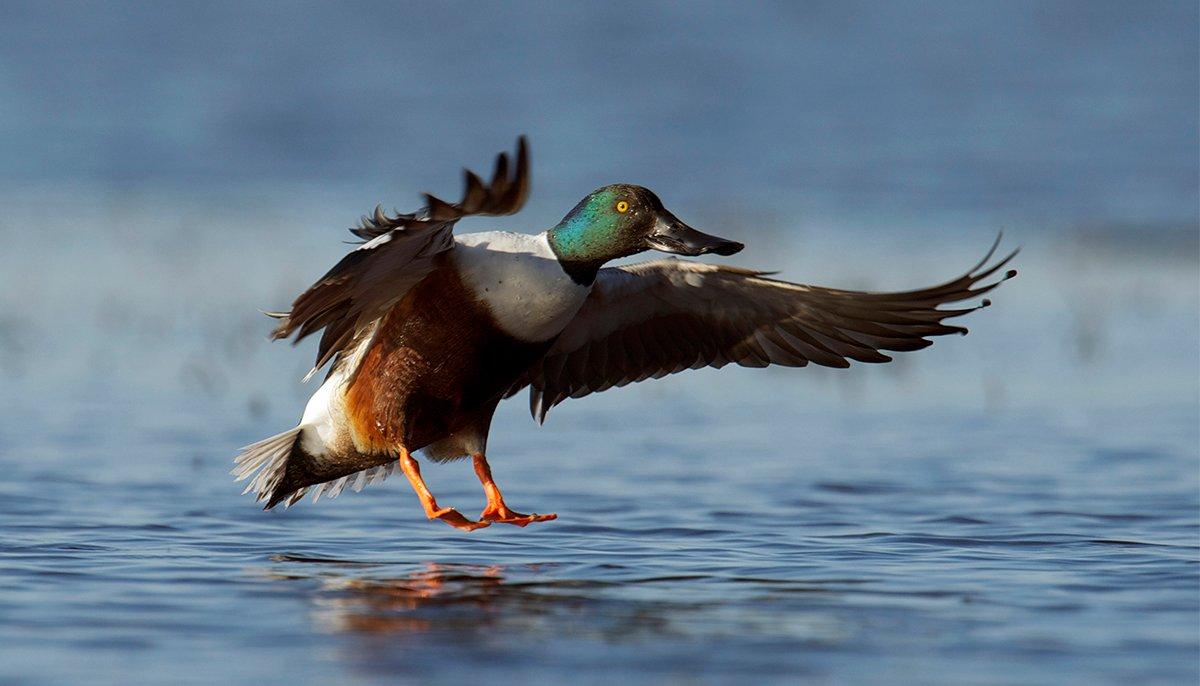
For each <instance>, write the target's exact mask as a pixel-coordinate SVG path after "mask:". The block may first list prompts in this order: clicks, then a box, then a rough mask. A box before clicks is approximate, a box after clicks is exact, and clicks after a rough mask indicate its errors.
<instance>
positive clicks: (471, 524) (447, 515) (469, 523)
mask: <svg viewBox="0 0 1200 686" xmlns="http://www.w3.org/2000/svg"><path fill="white" fill-rule="evenodd" d="M429 518H430V519H440V520H442V521H443V522H445V523H447V524H449V525H450V526H452V527H454V528H455V529H460V530H462V531H474V530H476V529H482V528H483V527H485V526H491V525H492V523H491V522H490V521H487V520H481V521H475V520H473V519H467V518H466V517H465V516H463V513H461V512H459V511H458V510H456V509H454V508H453V507H443V508H439V509H437V510H434V511H432V512H430V513H429Z"/></svg>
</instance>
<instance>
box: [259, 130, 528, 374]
mask: <svg viewBox="0 0 1200 686" xmlns="http://www.w3.org/2000/svg"><path fill="white" fill-rule="evenodd" d="M463 174H464V178H465V186H466V187H465V190H464V191H463V197H462V199H461V200H459V201H458V202H457V203H455V204H450V203H447V202H445V201H443V200H440V199H438V198H435V197H434V196H432V195H429V194H425V202H426V206H425V207H424V208H423V209H421V210H420V211H418V212H414V213H411V214H400V213H397V214H396V215H394V216H388V215H387V214H385V213H384V212H383V210H382V209H381V208H379V207H376V208H375V212H374V214H373V215H370V216H364V217H363V218H362V221H361V223H360V224H359V226H357V227H355V228H353V229H350V231H351V232H352V233H353V234H354V235H356V236H358V237H359V238H362V239H363V243H362V245H360V246H359V247H358V248H357V249H355V250H354V251H353V252H351V253H350V254H348V255H346V256H345V257H343V258H342V260H341V261H340V262H338V263H337V264H336V265H334V267H333V269H330V270H329V272H328V273H326V274H325V276H322V277H321V278H320V279H318V280H317V282H316V283H314V284H313V285H312V286H311V287H309V289H308V290H306V291H304V292H303V293H301V294H300V296H299V297H297V298H296V300H295V302H293V303H292V308H291V310H290V311H288V312H273V313H268V314H270V315H271V316H273V317H276V318H278V319H280V320H281V321H280V322H279V326H278V327H276V329H275V330H274V332H272V334H271V336H272V338H273V339H276V340H278V339H280V338H287V337H288V336H291V335H293V334H295V336H296V338H295V341H294V342H299V341H300V340H301V339H303V338H304V337H306V336H308V335H310V334H312V333H315V332H316V331H319V330H321V329H324V330H325V333H324V334H322V335H321V344H320V346H319V348H318V350H317V361H316V364H315V365H314V366H313V371H312V372H309V376H311V375H312V374H313V373H314V372H316V370H317V369H320V368H321V367H322V366H324V365H325V363H326V362H329V361H330V360H331V359H333V358H334V357H336V356H337V355H338V353H340V352H342V351H343V350H345V349H346V347H347V346H348V345H349V344H350V343H351V341H353V340H354V339H355V337H356V336H357V335H359V334H360V333H361V332H362V331H364V330H365V329H366V328H367V327H369V326H370V325H371V323H372V322H374V321H375V320H376V319H378V318H379V317H381V316H382V315H383V314H384V313H386V312H387V311H388V309H390V308H391V307H392V306H393V305H395V304H396V302H398V301H399V300H400V298H402V297H403V296H404V294H405V293H407V292H408V290H409V289H410V288H412V287H413V286H415V285H416V284H417V283H418V282H420V281H421V279H423V278H425V276H426V275H427V274H429V272H430V271H432V270H433V268H434V258H435V257H437V256H438V255H439V254H441V253H444V252H445V251H447V250H450V249H451V248H452V247H454V238H453V235H452V231H453V228H454V224H455V222H457V221H458V220H459V219H462V218H463V217H466V216H469V215H493V216H494V215H504V214H513V213H515V212H517V211H518V210H520V209H521V206H522V205H524V204H525V198H526V197H527V196H528V195H529V151H528V145H527V143H526V141H525V137H524V136H521V137H520V138H519V139H518V141H517V156H516V167H515V169H514V170H513V171H512V173H511V176H510V171H509V161H508V155H507V154H505V153H500V155H499V156H498V157H497V158H496V167H495V170H494V172H493V173H492V180H491V181H490V182H489V183H487V184H485V183H484V182H483V181H482V180H481V179H480V178H479V177H478V176H477V175H475V173H473V172H471V171H470V170H464V171H463ZM305 378H306V379H307V377H305Z"/></svg>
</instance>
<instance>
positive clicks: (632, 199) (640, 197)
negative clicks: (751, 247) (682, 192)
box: [548, 183, 744, 283]
mask: <svg viewBox="0 0 1200 686" xmlns="http://www.w3.org/2000/svg"><path fill="white" fill-rule="evenodd" d="M548 234H549V239H550V245H551V247H552V248H553V249H554V253H555V254H556V255H557V256H558V259H559V262H561V263H562V264H563V267H564V269H566V270H567V273H568V274H570V275H571V277H572V278H574V279H575V280H576V281H580V282H582V283H591V281H592V280H593V279H594V278H595V276H596V271H597V270H598V269H599V268H600V267H601V265H603V264H604V263H605V262H608V261H609V260H615V259H617V258H619V257H626V256H629V255H635V254H637V253H640V252H644V251H646V250H660V251H662V252H668V253H673V254H676V255H692V256H694V255H704V254H707V253H716V254H718V255H732V254H734V253H736V252H738V251H739V250H741V249H742V248H743V247H744V246H743V245H742V244H741V243H737V242H735V241H731V240H727V239H724V238H719V237H717V236H710V235H709V234H706V233H701V232H700V231H697V230H696V229H693V228H692V227H690V226H688V225H687V224H684V223H683V221H681V220H680V219H679V217H676V216H675V215H673V214H671V213H670V212H669V211H668V210H667V208H665V207H663V204H662V201H661V200H659V199H658V196H657V195H655V194H654V193H653V192H651V191H650V190H649V189H647V188H643V187H642V186H634V185H630V184H624V183H619V184H613V185H611V186H604V187H603V188H598V189H596V190H595V191H592V192H591V193H590V194H588V196H587V197H586V198H584V199H583V200H581V201H579V204H578V205H576V206H575V209H573V210H571V211H570V212H569V213H567V216H565V217H563V220H562V221H561V222H559V223H558V225H557V226H555V227H554V228H552V229H550V231H549V232H548Z"/></svg>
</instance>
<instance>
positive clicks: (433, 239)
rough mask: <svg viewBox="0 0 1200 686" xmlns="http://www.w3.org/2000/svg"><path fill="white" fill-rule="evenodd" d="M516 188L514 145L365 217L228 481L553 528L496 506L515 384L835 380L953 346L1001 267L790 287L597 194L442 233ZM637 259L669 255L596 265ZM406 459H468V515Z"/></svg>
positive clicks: (292, 329) (717, 246) (702, 238)
mask: <svg viewBox="0 0 1200 686" xmlns="http://www.w3.org/2000/svg"><path fill="white" fill-rule="evenodd" d="M529 189H530V169H529V150H528V142H527V140H526V138H525V137H524V136H522V137H520V138H519V139H518V141H517V146H516V151H515V155H514V157H513V158H512V159H510V157H509V155H508V153H507V152H505V153H500V154H499V155H498V156H497V157H496V160H495V165H494V169H493V172H492V175H491V177H490V180H488V181H484V180H483V179H482V178H481V177H480V176H478V175H477V174H475V173H474V172H471V171H470V170H464V191H463V194H462V197H461V199H459V200H458V202H455V203H450V202H446V201H444V200H441V199H439V198H437V197H435V196H433V195H430V194H424V200H425V205H424V207H423V208H421V209H420V210H417V211H415V212H411V213H400V212H393V213H391V214H389V213H386V212H384V211H383V210H382V209H381V208H380V207H379V206H376V208H375V211H374V212H373V213H372V214H369V215H366V216H364V217H363V218H362V219H361V221H360V222H359V224H358V225H357V226H356V227H354V228H352V229H351V232H352V233H353V234H354V235H355V236H356V237H357V238H358V239H359V241H360V242H359V243H358V244H357V245H356V247H355V248H354V249H353V250H351V251H350V252H349V253H348V254H346V255H345V256H344V257H343V258H342V259H341V260H340V261H339V262H338V263H337V264H335V265H334V266H333V268H332V269H330V270H329V271H328V272H327V273H326V274H325V275H324V276H322V277H321V278H319V279H317V281H316V282H315V283H313V285H312V286H311V287H309V288H308V289H307V290H305V291H304V292H303V293H301V294H300V295H299V296H298V297H297V298H296V299H295V301H294V302H293V303H292V304H291V307H290V308H289V309H287V310H284V311H275V312H265V314H268V315H269V316H271V317H274V318H275V319H277V320H278V322H277V325H276V327H275V328H274V330H273V331H272V333H271V337H272V338H273V339H276V340H280V339H287V338H292V339H293V342H299V341H300V340H303V339H305V338H307V337H308V336H311V335H314V334H316V333H318V332H320V334H321V335H320V339H319V343H318V346H317V356H316V362H315V364H314V365H313V367H312V369H311V371H310V372H309V373H308V375H307V376H306V377H305V380H307V379H308V378H310V377H311V376H313V375H314V374H316V373H317V372H318V371H319V370H320V369H322V368H327V373H326V376H325V378H324V381H323V383H322V384H321V385H320V386H319V387H318V388H317V390H316V391H315V392H314V393H313V395H312V396H311V398H310V399H309V401H308V403H307V404H306V406H305V408H304V411H303V413H302V415H301V418H300V421H299V423H298V424H297V425H296V426H295V427H293V428H291V429H288V430H287V431H284V432H282V433H279V434H276V435H274V436H271V437H269V438H266V439H263V440H261V441H258V442H256V443H253V444H251V445H249V446H246V447H245V448H243V449H242V450H241V452H240V453H239V454H238V455H237V457H236V458H235V465H234V469H233V471H232V474H233V475H234V476H235V477H236V478H237V480H239V481H240V480H249V483H248V484H247V486H246V488H245V491H244V493H253V494H254V495H255V496H256V498H257V500H258V501H259V502H263V503H265V509H267V510H270V509H271V508H274V507H275V506H276V505H278V504H280V503H283V504H284V505H285V507H290V506H291V505H293V504H295V503H296V502H298V501H300V499H301V498H303V497H304V496H305V495H307V494H308V493H310V492H312V493H313V498H312V499H313V501H314V502H315V501H317V500H318V499H319V498H320V497H321V496H322V495H325V496H326V497H336V496H337V495H338V494H339V493H341V492H342V491H343V490H344V489H345V488H346V487H347V486H349V487H351V488H353V489H354V490H356V491H357V490H361V489H362V488H363V487H365V486H366V485H368V484H371V483H375V482H378V481H380V480H382V479H384V478H386V477H387V476H388V475H390V474H394V473H395V472H397V471H399V472H402V473H403V474H404V476H405V477H406V478H407V480H408V482H409V484H410V485H411V486H412V489H413V491H414V492H415V493H416V495H417V498H418V500H419V501H420V503H421V506H422V508H423V509H424V513H425V515H426V517H428V518H429V519H430V520H439V521H442V522H444V523H446V524H449V525H450V526H453V527H455V528H457V529H460V530H463V531H472V530H475V529H479V528H482V527H486V526H490V525H492V524H501V523H503V524H511V525H516V526H521V527H524V526H527V525H529V524H532V523H535V522H546V521H550V520H553V519H556V517H557V515H556V514H553V513H546V514H538V513H532V514H525V513H522V512H518V511H517V510H514V509H512V508H510V507H509V506H508V505H507V503H506V502H505V500H504V497H503V494H502V492H501V490H500V488H499V486H498V485H497V484H496V481H495V479H494V478H493V475H492V470H491V465H490V464H489V462H488V453H487V440H488V433H489V430H490V427H491V422H492V416H493V414H494V412H495V410H496V408H497V406H498V404H499V403H500V402H501V401H503V400H505V399H507V398H511V397H513V396H515V395H517V394H518V393H520V392H522V391H525V390H526V389H528V397H529V406H530V411H531V414H532V415H533V417H534V419H535V420H536V421H537V422H538V423H539V424H541V423H543V422H544V421H545V419H546V416H547V413H548V412H549V411H550V409H551V408H553V407H555V406H556V405H558V404H560V403H562V402H563V401H565V400H567V399H569V398H582V397H584V396H587V395H590V394H592V393H599V392H602V391H606V390H609V389H612V388H617V387H622V386H626V385H628V384H631V383H636V382H641V381H645V380H647V379H657V378H662V377H664V376H667V375H670V374H675V373H678V372H682V371H684V370H689V369H700V368H703V367H715V368H720V367H724V366H726V365H729V364H735V365H739V366H743V367H766V366H768V365H781V366H786V367H804V366H806V365H808V364H815V365H821V366H826V367H839V368H844V367H849V366H850V364H851V362H864V363H884V362H888V361H890V360H891V359H892V357H891V356H890V355H889V354H888V353H892V352H908V351H915V350H919V349H921V348H925V347H928V346H929V345H930V344H931V340H930V339H931V338H932V337H936V336H944V335H948V334H965V333H966V332H967V329H966V328H964V327H962V326H959V325H956V324H951V323H947V322H946V320H948V319H952V318H956V317H960V316H962V315H966V314H968V313H971V312H974V311H975V310H977V309H980V308H982V307H986V306H988V305H990V301H988V300H986V299H984V300H983V301H982V302H981V303H978V304H970V305H965V306H959V307H952V308H946V307H945V306H947V305H952V304H955V303H963V302H964V301H968V300H972V301H973V300H975V299H977V298H979V297H980V296H982V295H984V294H986V293H988V292H989V291H991V290H992V289H994V288H996V287H997V286H998V285H999V284H1000V283H1001V282H1003V281H1005V280H1007V279H1009V278H1012V277H1013V276H1015V275H1016V271H1015V270H1011V269H1010V270H1008V271H1006V272H1004V273H1003V274H1001V275H999V276H994V275H996V274H997V273H998V272H999V271H1000V270H1001V269H1003V268H1004V267H1005V265H1007V264H1008V263H1009V262H1010V261H1011V260H1012V259H1013V257H1014V256H1015V255H1016V254H1017V250H1014V251H1012V252H1011V253H1009V254H1008V255H1007V256H1005V257H1003V258H1001V259H998V260H994V261H993V256H994V255H995V254H996V250H997V247H998V246H999V244H1000V238H999V237H997V239H996V242H995V243H994V244H993V245H992V247H991V249H990V250H988V251H987V254H986V255H985V256H984V258H983V259H982V260H981V261H980V262H979V263H978V264H976V265H975V266H974V267H972V268H971V269H969V270H968V271H966V272H965V273H963V274H962V275H961V276H958V277H956V278H953V279H950V280H949V281H946V282H943V283H940V284H937V285H934V286H930V287H927V288H921V289H916V290H908V291H901V292H866V291H855V290H841V289H834V288H826V287H821V286H811V285H805V284H800V283H791V282H788V281H783V280H780V279H778V278H775V276H774V273H773V272H764V271H758V270H752V269H745V268H741V267H734V266H727V265H723V264H712V263H706V262H699V261H695V260H686V259H679V257H678V256H683V257H697V256H701V255H710V254H711V255H718V256H729V255H733V254H735V253H737V252H739V251H740V250H742V248H743V244H742V243H740V242H737V241H734V240H731V239H727V238H722V237H718V236H715V235H711V234H707V233H703V232H701V231H699V230H697V229H695V228H692V227H691V226H689V225H688V224H686V223H685V222H683V221H682V220H681V219H679V217H677V216H676V215H675V214H673V213H672V212H670V211H669V210H668V209H667V208H666V207H665V206H664V205H663V202H662V200H660V199H659V197H658V196H657V195H656V194H655V193H653V192H652V191H650V190H649V189H647V188H645V187H642V186H638V185H634V184H627V183H618V184H612V185H607V186H603V187H601V188H598V189H596V190H594V191H592V192H591V193H589V194H588V195H587V196H585V197H584V198H583V199H582V200H580V201H579V203H578V204H576V205H575V207H574V208H573V209H572V210H571V211H570V212H568V213H567V214H566V216H564V217H563V219H562V221H560V222H558V223H557V224H555V225H554V226H553V227H551V228H549V229H547V230H545V231H542V232H541V233H537V234H524V233H511V232H503V231H486V232H480V233H467V234H462V235H455V234H454V228H455V226H456V225H457V223H458V222H459V221H460V220H462V219H463V218H465V217H475V216H503V215H510V214H514V213H516V212H517V211H519V210H520V209H521V207H522V206H523V205H524V204H525V201H526V198H527V197H528V194H529ZM647 251H658V252H662V253H668V254H670V255H672V257H668V258H665V259H664V258H660V259H657V260H652V261H645V262H639V263H634V264H624V265H619V266H608V263H609V262H612V261H614V260H618V259H620V258H624V257H629V256H631V255H636V254H639V253H643V252H647ZM414 453H420V454H422V455H423V456H424V457H425V458H426V460H427V461H430V462H435V463H443V462H451V461H455V460H460V459H466V458H470V459H471V460H472V463H473V467H474V470H475V474H476V476H477V477H478V479H479V481H480V484H481V486H482V488H483V492H484V496H485V498H486V505H485V507H484V509H483V510H482V512H481V513H480V515H479V516H478V517H477V518H474V519H472V518H468V517H467V516H465V515H463V514H462V513H461V512H459V511H458V510H456V509H454V508H452V507H443V506H441V505H440V504H439V502H438V501H437V499H436V498H435V497H434V495H433V493H432V492H430V490H429V487H428V486H427V484H426V482H425V480H424V479H423V477H422V475H421V467H420V464H419V463H418V461H417V459H416V458H415V457H414Z"/></svg>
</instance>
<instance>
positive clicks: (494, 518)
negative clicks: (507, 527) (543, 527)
mask: <svg viewBox="0 0 1200 686" xmlns="http://www.w3.org/2000/svg"><path fill="white" fill-rule="evenodd" d="M479 519H480V520H481V521H485V522H489V523H492V522H494V523H497V524H512V525H514V526H528V525H529V524H532V523H533V522H548V521H550V520H552V519H558V515H556V514H554V513H553V512H551V513H549V514H537V513H536V512H535V513H534V514H524V513H521V512H517V511H516V510H510V509H508V508H507V507H504V506H500V507H494V506H492V505H488V506H487V507H485V508H483V512H481V513H480V514H479Z"/></svg>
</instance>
